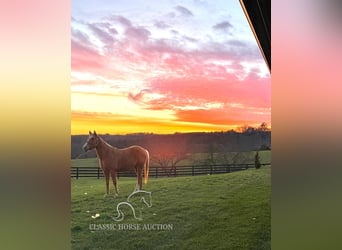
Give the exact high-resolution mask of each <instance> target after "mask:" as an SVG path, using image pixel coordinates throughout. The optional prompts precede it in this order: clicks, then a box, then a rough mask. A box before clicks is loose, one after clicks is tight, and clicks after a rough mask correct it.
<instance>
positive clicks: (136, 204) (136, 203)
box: [112, 190, 152, 221]
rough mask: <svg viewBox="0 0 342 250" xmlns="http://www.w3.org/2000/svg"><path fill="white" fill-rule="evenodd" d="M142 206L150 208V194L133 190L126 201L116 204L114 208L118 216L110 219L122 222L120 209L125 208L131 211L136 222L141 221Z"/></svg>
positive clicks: (123, 215) (123, 216) (122, 215)
mask: <svg viewBox="0 0 342 250" xmlns="http://www.w3.org/2000/svg"><path fill="white" fill-rule="evenodd" d="M144 205H146V206H147V207H148V208H150V207H152V193H151V192H148V191H144V190H135V191H133V192H132V193H131V194H130V195H129V196H128V198H127V201H122V202H120V203H118V205H117V206H116V210H117V213H118V215H117V216H116V217H112V219H113V220H115V221H122V220H123V219H124V218H125V214H124V213H123V211H122V208H123V207H125V206H126V207H129V208H130V209H131V210H132V213H133V216H134V218H135V219H136V220H142V210H143V208H144ZM137 212H138V215H137Z"/></svg>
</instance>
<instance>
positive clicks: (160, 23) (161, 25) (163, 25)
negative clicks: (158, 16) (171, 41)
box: [154, 21, 170, 29]
mask: <svg viewBox="0 0 342 250" xmlns="http://www.w3.org/2000/svg"><path fill="white" fill-rule="evenodd" d="M154 26H156V27H157V28H159V29H167V28H170V25H168V24H166V23H165V22H163V21H156V22H155V23H154Z"/></svg>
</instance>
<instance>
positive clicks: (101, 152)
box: [96, 138, 115, 159]
mask: <svg viewBox="0 0 342 250" xmlns="http://www.w3.org/2000/svg"><path fill="white" fill-rule="evenodd" d="M112 149H115V148H114V147H112V146H111V145H109V144H108V143H107V142H105V141H104V140H102V138H100V141H99V143H98V146H97V147H96V154H97V156H98V157H99V158H101V159H102V158H103V157H104V156H105V155H106V154H107V153H108V152H109V151H110V150H112Z"/></svg>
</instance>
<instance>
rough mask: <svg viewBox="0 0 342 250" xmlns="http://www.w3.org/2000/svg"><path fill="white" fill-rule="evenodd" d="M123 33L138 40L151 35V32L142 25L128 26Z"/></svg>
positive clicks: (145, 38) (143, 39)
mask: <svg viewBox="0 0 342 250" xmlns="http://www.w3.org/2000/svg"><path fill="white" fill-rule="evenodd" d="M125 34H126V35H127V36H128V37H129V38H134V39H137V40H140V41H145V40H147V39H148V37H149V36H150V35H151V32H150V31H149V30H147V29H145V28H143V27H133V26H131V27H128V28H127V29H126V31H125Z"/></svg>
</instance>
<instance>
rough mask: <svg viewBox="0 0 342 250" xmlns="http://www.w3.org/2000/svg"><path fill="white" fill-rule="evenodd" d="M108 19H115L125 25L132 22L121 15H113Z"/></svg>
mask: <svg viewBox="0 0 342 250" xmlns="http://www.w3.org/2000/svg"><path fill="white" fill-rule="evenodd" d="M110 19H111V20H112V21H116V22H118V23H120V24H121V25H123V26H125V27H131V26H132V22H131V21H130V20H128V19H127V18H125V17H123V16H117V15H113V16H112V17H111V18H110Z"/></svg>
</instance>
